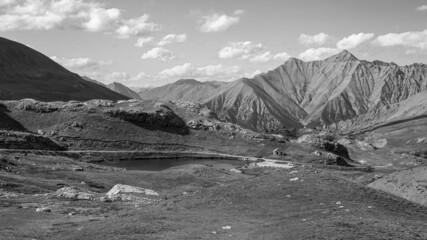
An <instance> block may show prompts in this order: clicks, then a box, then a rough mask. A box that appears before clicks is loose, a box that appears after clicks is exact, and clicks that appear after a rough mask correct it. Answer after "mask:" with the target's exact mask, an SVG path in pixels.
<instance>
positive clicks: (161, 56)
mask: <svg viewBox="0 0 427 240" xmlns="http://www.w3.org/2000/svg"><path fill="white" fill-rule="evenodd" d="M175 58H176V57H175V55H174V54H173V52H171V51H169V50H168V49H165V48H161V47H155V48H153V49H151V50H149V51H148V52H146V53H144V54H143V55H142V57H141V59H155V60H160V61H164V62H166V61H170V60H173V59H175Z"/></svg>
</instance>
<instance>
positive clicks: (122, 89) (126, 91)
mask: <svg viewBox="0 0 427 240" xmlns="http://www.w3.org/2000/svg"><path fill="white" fill-rule="evenodd" d="M107 88H109V89H110V90H113V91H114V92H117V93H120V94H122V95H125V96H127V97H130V98H132V99H141V97H140V96H139V95H138V93H136V92H134V91H132V90H131V89H130V88H128V87H126V86H125V85H123V84H121V83H118V82H113V83H110V84H108V85H107Z"/></svg>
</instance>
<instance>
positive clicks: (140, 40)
mask: <svg viewBox="0 0 427 240" xmlns="http://www.w3.org/2000/svg"><path fill="white" fill-rule="evenodd" d="M153 41H154V38H153V37H141V38H138V39H137V40H136V43H135V46H137V47H141V48H142V47H144V46H146V45H148V44H149V43H151V42H153Z"/></svg>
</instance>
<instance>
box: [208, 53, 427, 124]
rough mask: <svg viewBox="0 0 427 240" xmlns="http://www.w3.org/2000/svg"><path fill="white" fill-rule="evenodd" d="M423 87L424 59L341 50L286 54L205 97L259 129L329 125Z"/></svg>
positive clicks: (210, 103) (234, 119)
mask: <svg viewBox="0 0 427 240" xmlns="http://www.w3.org/2000/svg"><path fill="white" fill-rule="evenodd" d="M426 89H427V65H424V64H413V65H409V66H397V65H396V64H394V63H383V62H380V61H374V62H367V61H362V60H359V59H357V58H356V57H354V56H353V55H352V54H351V53H349V52H348V51H343V52H341V53H340V54H337V55H335V56H332V57H330V58H328V59H325V60H324V61H314V62H303V61H301V60H298V59H295V58H292V59H289V60H288V61H287V62H285V63H284V64H283V65H281V66H279V67H278V68H276V69H274V70H272V71H270V72H267V73H264V74H260V75H257V76H255V77H254V78H251V79H240V80H237V81H235V82H232V83H230V84H227V85H223V86H222V87H220V88H219V89H218V91H217V93H215V94H214V95H212V96H210V97H209V98H208V99H206V100H205V103H206V104H207V105H208V107H209V108H211V109H212V110H214V111H215V112H216V113H217V114H218V115H219V116H220V117H223V118H226V119H229V120H230V121H232V122H236V123H239V124H242V125H243V126H245V127H248V128H251V129H256V130H265V129H269V128H277V127H281V126H285V127H300V126H302V124H303V125H309V126H316V125H320V124H325V125H330V124H333V123H336V122H339V121H345V120H348V119H352V118H354V117H356V116H359V115H361V114H365V113H368V112H372V111H375V110H377V109H382V108H388V107H390V105H393V104H395V103H398V102H401V101H403V100H405V99H407V98H408V97H410V96H413V95H415V94H417V93H420V92H422V91H424V90H426ZM422 97H425V98H427V96H424V95H423V96H422Z"/></svg>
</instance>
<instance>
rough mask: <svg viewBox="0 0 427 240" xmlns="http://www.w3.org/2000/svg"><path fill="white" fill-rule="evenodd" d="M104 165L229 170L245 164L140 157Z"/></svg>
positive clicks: (138, 167)
mask: <svg viewBox="0 0 427 240" xmlns="http://www.w3.org/2000/svg"><path fill="white" fill-rule="evenodd" d="M101 164H102V165H105V166H110V167H118V168H126V169H127V170H142V171H163V170H166V169H169V168H172V167H177V166H183V165H190V164H199V165H208V166H211V167H214V168H216V169H225V170H229V169H232V168H236V167H242V166H243V165H245V162H244V161H232V160H217V159H142V160H123V161H116V162H103V163H101Z"/></svg>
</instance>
